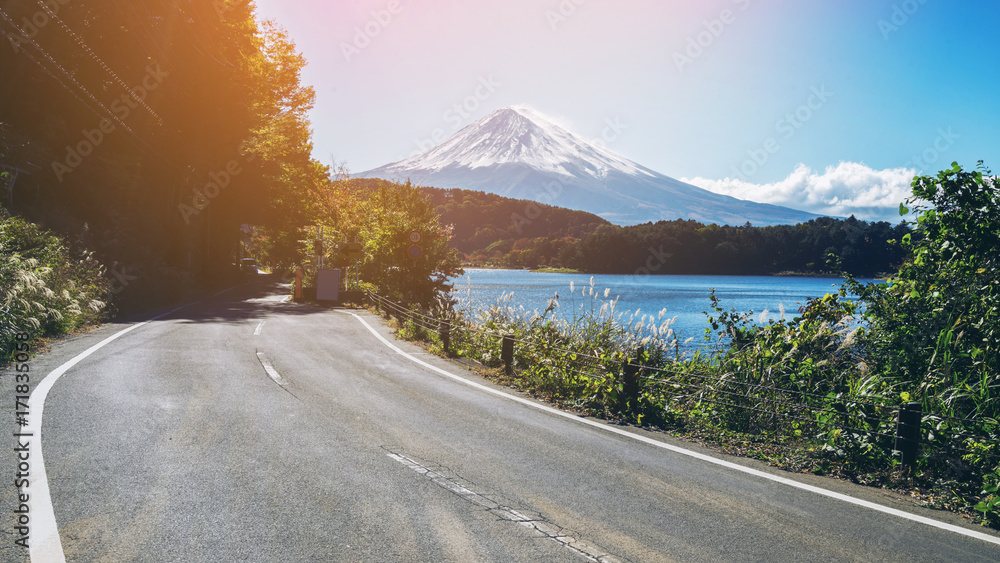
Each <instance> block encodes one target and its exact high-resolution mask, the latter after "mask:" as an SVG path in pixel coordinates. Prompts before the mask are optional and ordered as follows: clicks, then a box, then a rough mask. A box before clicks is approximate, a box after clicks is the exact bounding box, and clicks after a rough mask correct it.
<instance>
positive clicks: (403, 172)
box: [355, 107, 818, 226]
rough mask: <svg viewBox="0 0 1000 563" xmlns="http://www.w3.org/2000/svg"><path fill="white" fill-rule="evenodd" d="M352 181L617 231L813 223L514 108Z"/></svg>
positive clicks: (803, 216)
mask: <svg viewBox="0 0 1000 563" xmlns="http://www.w3.org/2000/svg"><path fill="white" fill-rule="evenodd" d="M355 176H356V177H359V178H382V179H385V180H397V181H400V180H407V179H408V180H410V181H411V182H413V183H414V184H417V185H422V186H433V187H437V188H463V189H468V190H479V191H483V192H487V193H493V194H497V195H502V196H506V197H512V198H517V199H528V200H532V201H537V202H539V203H546V204H549V205H557V206H559V207H567V208H570V209H578V210H582V211H588V212H590V213H594V214H595V215H598V216H600V217H603V218H604V219H607V220H608V221H611V222H612V223H617V224H619V225H631V224H638V223H645V222H647V221H653V222H655V221H660V220H671V219H693V220H695V221H699V222H702V223H719V224H729V225H742V224H744V223H746V222H748V221H749V222H750V223H751V224H753V225H755V226H763V225H775V224H795V223H801V222H804V221H808V220H810V219H814V218H816V217H818V216H817V215H813V214H812V213H807V212H804V211H798V210H795V209H790V208H787V207H780V206H777V205H770V204H764V203H755V202H752V201H747V200H742V199H736V198H734V197H731V196H726V195H722V194H717V193H714V192H710V191H708V190H704V189H701V188H698V187H695V186H692V185H690V184H685V183H684V182H681V181H679V180H675V179H673V178H671V177H669V176H665V175H663V174H660V173H659V172H655V171H653V170H650V169H649V168H646V167H644V166H641V165H639V164H637V163H635V162H633V161H631V160H629V159H627V158H625V157H623V156H621V155H619V154H617V153H614V152H612V151H610V150H608V149H606V148H604V147H602V146H599V145H598V144H596V143H593V142H591V141H588V140H586V139H583V138H582V137H579V136H577V135H574V134H573V133H571V132H569V131H567V130H566V129H563V128H562V127H560V126H558V125H556V124H555V123H552V122H551V121H549V120H548V119H546V118H545V117H543V116H541V115H539V114H538V113H536V112H534V111H532V110H529V109H525V108H521V107H506V108H502V109H499V110H496V111H494V112H493V113H491V114H489V115H487V116H486V117H484V118H482V119H480V120H479V121H476V122H475V123H472V124H471V125H468V126H467V127H465V128H463V129H461V130H460V131H458V132H456V133H455V134H454V135H452V136H451V137H450V138H449V139H447V140H445V141H444V142H443V143H441V144H440V145H438V146H436V147H434V148H432V149H429V150H427V151H424V152H422V153H420V154H417V155H415V156H412V157H410V158H407V159H404V160H400V161H398V162H394V163H391V164H386V165H384V166H381V167H379V168H375V169H372V170H368V171H366V172H361V173H359V174H356V175H355Z"/></svg>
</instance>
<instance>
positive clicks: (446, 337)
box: [438, 319, 451, 355]
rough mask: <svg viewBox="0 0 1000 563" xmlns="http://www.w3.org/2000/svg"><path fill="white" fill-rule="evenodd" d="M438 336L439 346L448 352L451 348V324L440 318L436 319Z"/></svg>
mask: <svg viewBox="0 0 1000 563" xmlns="http://www.w3.org/2000/svg"><path fill="white" fill-rule="evenodd" d="M438 336H440V337H441V347H442V348H443V349H444V353H445V354H446V355H447V354H450V353H451V352H450V349H451V324H449V323H448V321H446V320H444V319H442V320H440V321H438Z"/></svg>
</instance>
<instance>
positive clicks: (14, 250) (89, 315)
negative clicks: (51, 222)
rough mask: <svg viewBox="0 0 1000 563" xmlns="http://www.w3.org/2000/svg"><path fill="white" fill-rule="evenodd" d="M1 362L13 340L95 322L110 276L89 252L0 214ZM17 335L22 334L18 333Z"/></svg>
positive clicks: (35, 338) (13, 346)
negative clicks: (77, 251)
mask: <svg viewBox="0 0 1000 563" xmlns="http://www.w3.org/2000/svg"><path fill="white" fill-rule="evenodd" d="M0 288H3V289H2V294H0V364H7V363H8V362H9V361H10V360H11V359H12V358H13V354H14V351H15V349H16V346H17V342H18V341H19V340H20V341H25V340H26V341H28V342H37V341H38V340H39V339H41V338H48V337H54V336H58V335H61V334H66V333H68V332H72V331H75V330H78V329H80V328H82V327H84V326H88V325H91V324H95V323H98V322H100V320H101V315H102V313H103V312H104V310H105V307H106V305H107V303H106V296H108V295H109V292H110V289H111V282H110V280H109V279H108V276H107V271H106V270H105V268H104V266H103V265H102V264H100V263H99V262H98V261H97V260H95V259H94V258H93V256H92V255H91V254H89V253H75V252H72V251H71V249H70V248H69V245H68V244H67V243H66V241H65V240H64V239H62V238H60V237H59V236H57V235H55V234H53V233H51V232H48V231H46V230H44V229H41V228H39V227H38V226H36V225H34V224H32V223H29V222H27V221H24V220H23V219H20V218H17V217H10V216H7V215H3V214H0ZM19 337H21V338H19Z"/></svg>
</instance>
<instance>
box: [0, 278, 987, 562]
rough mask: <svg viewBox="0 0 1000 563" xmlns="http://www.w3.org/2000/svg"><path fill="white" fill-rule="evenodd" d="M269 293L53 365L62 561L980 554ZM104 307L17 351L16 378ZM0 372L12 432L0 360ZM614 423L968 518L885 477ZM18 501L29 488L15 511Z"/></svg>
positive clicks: (373, 321) (52, 469) (7, 541)
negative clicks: (784, 463)
mask: <svg viewBox="0 0 1000 563" xmlns="http://www.w3.org/2000/svg"><path fill="white" fill-rule="evenodd" d="M285 294H286V292H285V290H284V289H282V288H280V287H279V285H278V284H277V283H276V282H275V281H274V280H272V279H271V278H269V277H267V276H261V277H260V278H259V279H256V280H254V281H252V282H250V283H248V284H246V285H244V286H241V287H238V288H236V289H234V290H232V291H229V292H227V293H224V294H222V295H219V296H217V297H215V298H211V299H207V300H206V301H204V302H202V303H199V304H195V305H192V306H188V307H186V308H183V309H181V310H178V311H176V312H174V313H172V314H169V315H167V316H165V317H162V318H160V319H157V320H155V321H152V322H150V323H148V324H145V325H143V326H140V327H138V328H135V329H134V330H132V331H131V332H129V333H127V334H124V335H122V336H120V337H119V338H118V339H117V340H114V341H113V342H110V343H108V344H107V345H105V346H104V347H102V348H100V349H98V350H97V351H95V352H93V353H92V354H91V355H89V356H88V357H86V358H84V359H82V360H81V361H80V362H79V363H78V364H76V365H75V366H73V367H72V368H71V369H69V370H68V371H67V372H66V373H65V374H64V375H62V377H61V378H60V379H58V381H56V382H55V383H54V384H53V386H52V387H51V390H50V391H49V392H48V396H47V399H46V400H45V402H44V415H43V419H42V436H43V440H44V441H43V442H41V443H42V451H43V452H44V466H45V469H46V474H47V477H48V487H49V492H50V495H51V501H52V502H51V505H52V508H53V513H54V515H55V521H56V523H57V525H58V532H59V540H60V544H61V547H62V550H63V552H64V554H65V557H66V560H69V561H88V562H89V561H406V562H413V561H463V562H464V561H586V560H588V557H589V558H591V560H605V561H614V560H618V561H634V562H639V561H997V560H1000V545H998V544H997V543H990V542H989V541H985V540H984V539H982V538H976V537H968V536H965V535H962V534H961V533H956V532H954V531H949V530H944V529H939V528H935V527H933V526H929V525H927V524H924V523H921V522H915V521H912V520H909V519H906V518H903V517H899V516H894V515H890V514H885V513H882V512H879V511H877V510H872V509H871V508H867V507H864V506H857V505H855V504H851V503H848V502H844V501H842V500H838V499H835V498H829V497H827V496H823V495H820V494H816V493H815V492H811V491H808V490H802V489H799V488H795V487H792V486H789V485H788V484H785V483H781V482H776V481H773V480H769V479H765V478H761V477H759V476H757V475H753V474H748V473H745V472H742V471H738V470H735V469H733V468H731V467H726V466H720V465H717V464H714V463H710V462H708V461H705V460H702V459H698V458H695V457H691V456H690V455H683V454H681V453H677V452H674V451H668V450H665V449H663V448H660V447H656V446H654V445H650V444H648V443H643V442H641V441H637V440H634V439H631V438H629V437H628V436H622V435H620V434H616V433H613V432H609V431H606V430H604V429H603V428H602V427H600V426H601V425H597V426H595V425H592V424H591V425H588V424H584V423H581V422H580V421H578V420H573V419H570V418H567V417H563V416H558V415H555V414H552V413H550V412H546V411H544V410H540V409H537V408H533V407H532V406H529V405H526V404H524V403H523V402H518V401H515V400H512V399H509V398H505V397H503V396H498V395H496V394H493V393H489V392H487V391H484V390H483V389H481V388H478V387H475V386H472V385H467V384H464V383H463V382H462V381H456V379H455V378H454V377H458V378H461V379H462V380H465V381H470V382H473V383H478V384H480V385H482V386H486V387H488V388H493V389H500V388H498V387H496V386H494V385H492V384H490V383H488V382H486V381H484V380H482V379H480V378H478V377H476V376H475V375H474V374H472V373H471V372H469V371H468V370H466V369H464V368H462V367H460V366H457V365H455V364H453V363H451V362H448V361H446V360H442V359H439V358H436V357H433V356H430V355H428V354H426V353H424V352H423V351H422V350H421V349H419V348H417V347H416V346H412V345H409V344H407V343H401V342H396V341H394V340H393V339H392V336H391V331H390V330H389V329H387V328H386V327H385V325H384V323H382V321H381V319H380V318H378V317H377V316H373V315H370V314H368V313H366V312H363V311H348V310H330V309H322V308H318V307H313V306H307V305H299V304H294V303H288V302H284V301H283V300H284V295H285ZM352 313H354V314H352ZM362 321H364V322H362ZM365 323H367V325H370V326H371V327H373V329H374V330H375V331H376V332H377V333H379V334H380V335H382V336H383V337H384V338H386V339H388V340H390V341H392V342H393V345H395V346H397V347H398V348H399V349H400V350H402V351H404V352H407V353H409V354H410V355H411V356H412V357H415V358H417V359H419V360H421V361H422V362H425V363H426V364H428V365H430V366H435V367H436V368H438V369H439V370H444V371H446V372H447V373H450V374H453V377H446V376H445V375H443V374H442V373H440V372H439V371H437V370H435V369H431V368H429V367H427V366H426V365H421V364H419V363H415V362H414V361H412V359H410V358H408V357H406V356H404V355H401V354H400V353H398V352H397V351H396V350H394V349H392V348H390V347H389V346H387V345H386V344H385V343H383V342H382V341H381V340H380V339H379V338H377V337H376V336H375V334H373V333H372V332H371V331H370V330H369V329H368V328H367V327H366V324H365ZM127 326H128V325H111V326H106V327H103V328H101V329H98V330H96V331H94V332H92V333H88V334H86V335H82V336H77V337H74V338H70V339H67V340H65V341H62V342H59V343H57V344H55V345H54V346H53V347H52V350H51V351H50V352H48V353H45V354H43V355H41V356H38V357H36V358H33V359H32V360H31V362H30V365H31V373H32V376H33V378H32V387H33V389H34V390H36V391H37V388H38V386H39V384H40V383H41V381H42V380H43V377H44V376H45V375H47V374H49V373H50V372H52V371H53V370H55V369H56V368H58V367H59V366H60V365H62V364H64V363H65V362H66V361H68V360H70V359H71V358H73V357H75V356H77V355H78V354H79V353H81V352H83V351H85V350H87V349H88V348H90V347H91V346H93V345H95V344H97V343H99V342H101V341H102V340H104V339H106V338H107V337H109V336H112V335H114V334H115V333H117V332H119V331H121V330H122V329H123V328H127ZM0 385H2V389H0V391H2V392H0V401H2V403H0V412H2V413H4V414H3V418H2V420H5V421H10V422H9V423H8V424H7V425H6V426H8V428H10V427H13V428H14V431H15V432H16V431H17V430H18V427H17V426H13V420H14V411H15V406H16V399H15V394H16V393H15V392H14V381H13V374H12V372H11V371H10V370H7V371H6V372H4V374H3V378H2V380H0ZM505 392H508V393H510V394H511V395H516V393H513V392H509V391H506V390H505ZM36 410H37V408H36ZM31 415H32V416H37V415H36V413H35V412H32V413H31ZM613 428H614V429H616V430H622V428H621V427H613ZM627 431H628V432H631V433H635V434H636V435H640V436H643V437H646V438H653V439H655V440H659V441H663V442H666V443H669V444H673V445H676V446H680V447H683V448H686V449H688V450H692V451H695V452H699V453H702V454H707V455H708V456H711V457H713V458H719V459H726V460H727V461H729V462H731V463H735V464H737V465H739V466H741V467H748V468H751V469H753V470H756V471H759V472H763V473H765V474H768V475H776V476H779V478H786V479H794V480H796V481H798V482H802V483H806V484H810V485H814V486H819V487H823V488H825V489H829V490H831V491H835V492H837V493H840V494H846V495H850V496H852V497H855V498H858V499H862V500H865V501H868V502H875V503H878V504H880V505H884V506H887V507H891V508H894V509H896V510H900V511H902V512H905V513H909V514H915V515H918V516H922V517H925V518H931V519H934V520H936V521H941V522H946V523H949V524H952V525H956V526H959V527H962V528H964V529H969V530H972V531H974V532H976V533H984V530H983V529H982V528H977V527H974V526H969V525H968V524H967V523H965V521H964V520H962V519H961V518H958V517H956V516H954V515H951V514H945V513H939V512H934V511H930V510H926V509H920V508H917V507H913V506H912V505H911V504H910V503H908V502H906V500H905V499H904V498H902V497H899V496H895V495H891V494H888V493H884V492H880V491H876V490H871V489H865V488H862V487H855V486H852V485H850V484H847V483H843V482H838V481H835V480H831V479H824V478H818V477H813V476H795V475H789V474H786V473H781V472H777V471H774V470H772V469H770V468H768V467H766V466H764V465H762V464H757V463H755V462H752V461H747V460H739V459H732V458H724V457H723V456H720V455H717V454H712V453H710V452H707V451H703V450H699V449H698V448H697V447H696V446H691V445H688V444H683V443H680V442H677V441H674V440H672V439H670V438H669V437H666V436H663V435H661V434H656V433H650V432H644V431H641V430H634V429H627ZM4 434H12V433H4ZM0 438H2V440H3V442H2V443H0V446H2V448H3V451H5V452H7V453H6V454H2V455H0V470H2V472H3V476H4V477H3V479H2V482H3V483H5V485H3V487H2V489H0V510H2V513H0V522H2V523H3V527H2V529H0V541H2V542H3V544H2V545H0V559H2V560H3V561H27V560H28V552H27V550H25V549H24V548H22V547H19V546H17V545H15V544H14V541H15V540H16V539H18V537H19V536H18V532H17V530H16V518H18V515H17V514H16V513H15V512H14V510H15V509H16V508H18V506H19V503H18V499H17V496H16V495H17V492H18V491H17V489H16V488H15V487H14V486H13V481H14V479H15V474H16V473H17V471H18V467H17V463H18V462H17V459H16V455H17V454H16V452H15V449H16V448H17V447H18V443H17V442H16V440H15V438H14V437H13V436H2V437H0ZM35 439H37V437H36V438H35ZM36 462H37V460H36V459H34V458H32V460H31V463H32V466H31V467H32V470H34V469H35V468H36V467H37V466H36V465H35V463H36ZM40 486H41V484H40V483H37V482H32V484H31V486H30V487H29V488H28V491H30V493H31V494H32V495H37V494H38V489H39V488H40ZM41 510H42V508H40V507H38V506H35V505H34V504H33V505H32V506H31V511H32V513H31V514H30V519H31V526H34V525H35V524H36V523H38V522H40V521H41V520H40V518H41V517H40V516H39V514H40V511H41ZM29 527H30V526H29ZM985 533H986V534H988V535H989V536H990V537H992V538H994V540H996V538H997V535H996V534H992V533H990V532H988V531H986V532H985ZM36 560H37V558H36Z"/></svg>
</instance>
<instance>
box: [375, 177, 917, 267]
mask: <svg viewBox="0 0 1000 563" xmlns="http://www.w3.org/2000/svg"><path fill="white" fill-rule="evenodd" d="M356 181H361V180H356ZM420 190H421V192H422V193H423V194H424V195H425V196H426V197H427V198H428V199H429V201H430V202H431V204H432V205H434V207H435V209H436V210H437V212H438V213H440V215H441V223H442V224H443V225H445V226H447V228H448V229H450V231H451V236H452V239H451V245H452V246H453V247H454V248H455V249H457V250H458V251H459V252H462V253H463V254H464V255H465V260H466V263H468V264H471V265H477V266H478V265H489V266H502V267H509V268H525V267H526V268H537V267H543V266H552V267H563V268H571V269H575V270H580V271H583V272H591V273H603V274H635V273H639V274H754V275H758V274H759V275H768V274H778V273H782V272H796V273H807V274H820V273H830V272H832V271H833V270H835V269H836V268H835V267H832V266H831V265H830V264H829V263H828V261H829V260H828V257H829V255H831V254H833V255H835V256H836V257H837V258H838V259H840V260H841V266H842V267H843V268H844V269H845V270H846V271H847V272H850V273H852V274H854V275H857V276H875V275H878V274H882V273H886V272H890V271H892V270H893V269H894V268H895V267H896V266H898V265H899V264H900V263H901V262H902V260H903V258H904V257H905V255H906V253H905V251H904V250H903V248H902V247H901V246H900V245H898V244H895V243H890V242H889V241H890V240H894V241H899V240H901V239H902V237H903V236H904V235H905V234H907V233H909V232H910V229H909V227H907V226H906V225H905V224H902V223H900V224H899V225H896V226H892V225H891V224H889V223H887V222H866V221H859V220H857V219H855V218H854V217H850V218H848V219H834V218H829V217H824V218H820V219H815V220H812V221H809V222H807V223H801V224H798V225H777V226H768V227H754V226H752V225H749V224H747V225H744V226H740V227H733V226H726V225H714V224H710V225H705V224H703V223H699V222H697V221H684V220H676V221H660V222H658V223H646V224H643V225H634V226H629V227H619V226H616V225H612V224H611V223H609V222H608V221H605V220H604V219H602V218H600V217H598V216H596V215H593V214H590V213H586V212H583V211H574V210H570V209H564V208H561V207H554V206H550V205H544V204H541V203H536V202H533V201H527V200H519V199H511V198H506V197H501V196H498V195H493V194H486V193H482V192H476V191H471V190H443V189H437V188H420Z"/></svg>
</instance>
